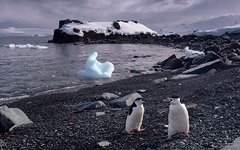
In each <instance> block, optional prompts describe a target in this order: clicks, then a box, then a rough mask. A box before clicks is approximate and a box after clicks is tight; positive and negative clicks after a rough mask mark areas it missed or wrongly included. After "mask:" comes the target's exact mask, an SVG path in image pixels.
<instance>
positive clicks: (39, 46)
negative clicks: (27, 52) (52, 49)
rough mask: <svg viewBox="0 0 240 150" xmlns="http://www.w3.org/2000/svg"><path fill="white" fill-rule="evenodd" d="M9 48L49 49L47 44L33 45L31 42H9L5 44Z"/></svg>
mask: <svg viewBox="0 0 240 150" xmlns="http://www.w3.org/2000/svg"><path fill="white" fill-rule="evenodd" d="M4 46H5V47H8V48H31V49H47V48H48V47H47V46H41V45H31V44H9V45H4Z"/></svg>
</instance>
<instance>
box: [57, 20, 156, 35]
mask: <svg viewBox="0 0 240 150" xmlns="http://www.w3.org/2000/svg"><path fill="white" fill-rule="evenodd" d="M112 24H113V22H83V24H78V23H69V24H65V25H64V26H63V27H62V28H60V29H61V30H62V31H63V32H65V33H67V34H69V35H78V36H81V37H83V36H84V31H85V32H88V31H90V30H91V31H95V32H96V33H103V34H105V35H109V34H115V33H117V34H121V35H134V34H140V33H144V34H146V33H150V34H153V35H156V34H157V32H155V31H153V30H151V29H149V28H147V27H146V26H144V25H143V24H140V23H136V22H134V21H128V22H124V21H119V22H118V24H119V26H120V29H115V28H114V27H113V25H112ZM74 28H75V29H78V30H79V32H74Z"/></svg>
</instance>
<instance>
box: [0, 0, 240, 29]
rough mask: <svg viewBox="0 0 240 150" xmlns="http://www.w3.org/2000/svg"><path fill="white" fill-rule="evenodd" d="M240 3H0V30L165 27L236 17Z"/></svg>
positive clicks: (56, 0) (151, 0)
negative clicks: (111, 24)
mask: <svg viewBox="0 0 240 150" xmlns="http://www.w3.org/2000/svg"><path fill="white" fill-rule="evenodd" d="M239 7H240V0H0V28H1V27H2V28H5V27H10V26H11V27H41V28H57V27H58V21H59V20H60V19H66V18H69V19H78V20H82V21H113V20H117V19H123V20H129V19H133V20H137V21H139V22H140V23H143V24H144V25H146V26H148V27H153V26H155V27H159V28H161V27H165V26H171V25H175V24H182V23H186V24H189V23H193V22H195V21H199V20H206V19H208V18H213V17H218V16H223V15H240V10H239Z"/></svg>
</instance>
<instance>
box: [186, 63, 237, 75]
mask: <svg viewBox="0 0 240 150" xmlns="http://www.w3.org/2000/svg"><path fill="white" fill-rule="evenodd" d="M232 67H236V66H234V65H227V64H226V63H225V62H223V61H222V60H221V59H217V60H214V61H210V62H207V63H204V64H201V65H199V66H197V67H194V68H191V69H189V70H186V71H184V72H183V74H204V73H207V72H208V71H210V70H212V69H216V70H223V69H228V68H232Z"/></svg>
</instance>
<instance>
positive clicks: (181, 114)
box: [168, 96, 189, 139]
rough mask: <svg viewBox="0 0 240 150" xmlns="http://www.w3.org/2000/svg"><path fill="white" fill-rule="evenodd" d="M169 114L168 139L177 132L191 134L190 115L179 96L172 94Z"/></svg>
mask: <svg viewBox="0 0 240 150" xmlns="http://www.w3.org/2000/svg"><path fill="white" fill-rule="evenodd" d="M169 99H170V100H171V102H170V106H169V114H168V139H171V138H172V135H174V134H176V133H184V135H185V136H187V137H188V136H189V115H188V111H187V108H186V106H185V104H182V103H181V102H180V97H179V96H172V97H170V98H169Z"/></svg>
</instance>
